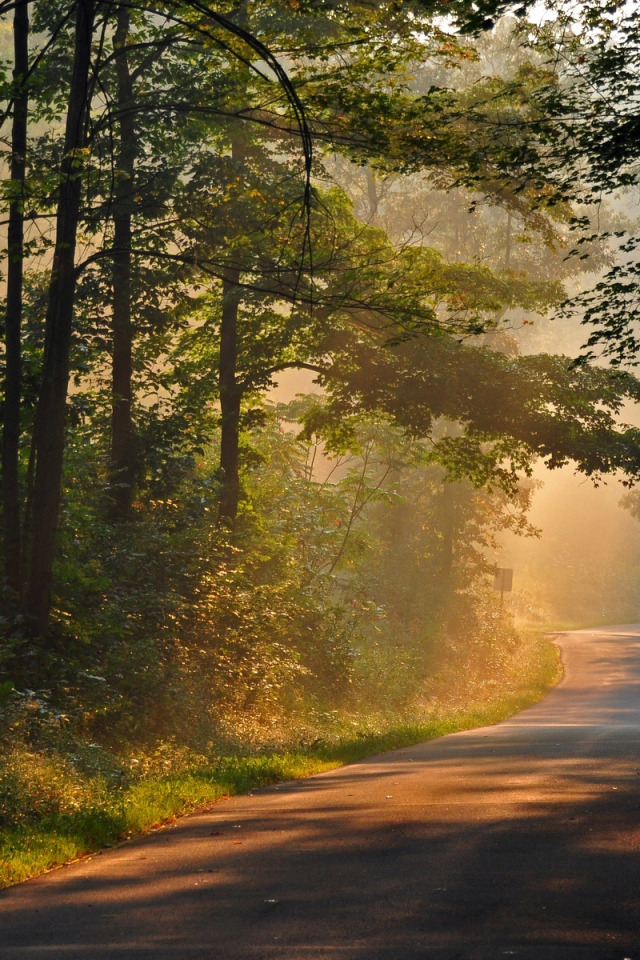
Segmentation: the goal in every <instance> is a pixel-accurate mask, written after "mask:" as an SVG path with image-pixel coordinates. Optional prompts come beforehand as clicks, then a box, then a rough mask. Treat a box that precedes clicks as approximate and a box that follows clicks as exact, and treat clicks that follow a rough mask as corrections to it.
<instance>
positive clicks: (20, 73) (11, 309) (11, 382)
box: [2, 0, 29, 610]
mask: <svg viewBox="0 0 640 960" xmlns="http://www.w3.org/2000/svg"><path fill="white" fill-rule="evenodd" d="M13 43H14V69H13V82H14V100H13V127H12V133H11V181H12V188H13V191H14V193H13V194H12V200H11V204H10V206H9V226H8V236H7V254H8V264H7V305H6V314H5V382H4V403H3V423H2V529H3V560H4V581H5V585H6V587H7V588H8V594H9V595H8V597H7V601H8V609H9V610H13V609H15V605H16V603H17V601H18V598H19V595H20V588H21V567H22V557H21V531H20V509H21V504H20V486H19V474H18V458H19V444H20V399H21V393H22V383H21V366H22V346H21V330H22V279H23V266H24V182H25V175H26V154H27V116H28V108H29V92H28V87H27V75H28V72H29V8H28V5H27V2H26V0H25V2H23V3H20V4H18V5H17V6H16V8H15V11H14V19H13Z"/></svg>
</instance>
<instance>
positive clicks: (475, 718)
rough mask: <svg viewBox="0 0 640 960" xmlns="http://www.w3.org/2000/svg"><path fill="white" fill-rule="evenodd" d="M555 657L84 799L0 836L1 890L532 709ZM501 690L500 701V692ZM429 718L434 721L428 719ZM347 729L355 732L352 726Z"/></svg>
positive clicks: (550, 651)
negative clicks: (202, 815)
mask: <svg viewBox="0 0 640 960" xmlns="http://www.w3.org/2000/svg"><path fill="white" fill-rule="evenodd" d="M559 676H560V668H559V662H558V656H557V650H556V648H555V647H554V646H553V645H552V644H551V643H549V642H548V641H541V640H536V641H535V642H534V643H532V644H530V646H529V648H528V653H527V657H526V659H525V660H524V661H523V662H520V663H519V664H518V672H517V676H515V675H514V680H513V682H512V683H511V684H507V685H506V686H504V685H503V686H501V688H500V690H501V692H496V691H495V689H493V688H492V690H493V692H491V690H489V691H488V692H487V690H484V691H481V693H480V694H479V696H478V697H476V698H470V697H469V696H468V695H467V697H466V702H461V703H457V704H456V703H453V704H449V705H448V706H438V705H437V704H436V705H435V707H433V708H432V710H433V712H432V715H431V716H423V717H422V718H420V717H418V718H417V719H406V718H402V717H390V718H389V717H387V718H385V717H377V718H374V719H369V720H362V722H361V723H359V724H357V721H353V720H351V721H349V722H348V723H347V722H346V721H345V722H344V723H342V724H341V725H340V726H339V728H338V730H337V731H335V730H333V731H332V732H331V733H330V734H328V735H327V736H326V738H324V739H319V740H317V741H315V742H314V743H313V744H312V745H310V746H305V747H299V746H298V747H296V748H294V749H291V748H290V749H286V748H285V747H283V748H282V749H278V750H274V751H268V752H267V751H265V752H262V753H258V752H256V753H254V754H252V755H249V756H241V755H236V756H226V757H222V758H217V759H214V760H209V761H208V762H205V760H204V758H201V761H200V763H199V764H198V765H197V766H195V767H192V768H190V769H185V770H182V771H181V772H178V773H176V774H173V775H163V776H149V777H145V778H142V779H140V780H138V781H136V782H134V783H132V784H130V785H129V786H128V787H127V788H125V789H121V790H118V791H115V792H114V793H113V794H111V796H110V798H108V799H105V798H104V796H103V797H102V800H101V802H100V804H99V805H93V806H92V805H91V802H90V799H86V798H85V799H84V800H83V801H82V803H81V808H80V809H77V810H69V811H67V812H63V813H60V812H58V813H54V814H51V815H48V816H43V817H42V818H41V819H39V820H37V821H36V822H35V823H27V824H24V825H19V826H14V827H12V828H10V829H7V830H5V831H4V832H3V833H2V835H1V836H0V887H7V886H10V885H12V884H15V883H20V882H21V881H23V880H26V879H27V878H29V877H33V876H36V875H38V874H41V873H44V872H46V871H47V870H50V869H53V868H54V867H57V866H59V865H60V864H63V863H66V862H69V861H72V860H76V859H78V858H81V857H84V856H87V855H89V854H90V853H93V852H96V851H97V850H99V849H101V848H104V847H107V846H112V845H114V844H117V843H119V842H121V841H123V840H126V839H127V838H129V837H132V836H136V835H139V834H141V833H144V832H146V831H148V830H151V829H154V828H156V827H158V826H160V825H162V824H165V823H169V822H171V821H173V820H175V819H176V818H177V817H179V816H182V815H184V814H185V813H188V812H190V811H192V810H194V809H196V808H198V807H201V806H203V805H206V804H210V803H213V802H215V801H216V800H219V799H220V798H222V797H226V796H232V795H234V794H239V793H246V792H248V791H250V790H252V789H256V788H259V787H262V786H266V785H267V784H270V783H276V782H281V781H284V780H292V779H295V778H298V777H306V776H310V775H312V774H316V773H322V772H323V771H326V770H331V769H335V768H336V767H340V766H343V765H344V764H348V763H355V762H357V761H358V760H362V759H364V758H365V757H370V756H373V755H375V754H379V753H384V752H386V751H389V750H395V749H398V748H400V747H405V746H409V745H411V744H415V743H421V742H424V741H427V740H432V739H434V738H436V737H441V736H444V735H446V734H449V733H455V732H456V731H461V730H469V729H472V728H475V727H479V726H487V725H490V724H494V723H498V722H500V721H501V720H504V719H505V718H507V717H509V716H512V715H513V714H514V713H517V712H519V711H520V710H523V709H525V708H526V707H528V706H531V705H532V704H534V703H536V702H538V701H539V700H540V699H541V698H542V697H543V696H544V694H545V693H546V692H547V691H548V690H549V689H550V687H552V686H553V685H554V684H555V683H556V682H557V681H558V679H559ZM505 691H506V692H505ZM436 710H437V714H436V712H435V711H436ZM354 723H355V724H356V725H354Z"/></svg>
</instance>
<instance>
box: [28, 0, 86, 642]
mask: <svg viewBox="0 0 640 960" xmlns="http://www.w3.org/2000/svg"><path fill="white" fill-rule="evenodd" d="M94 14H95V6H94V0H77V3H76V22H75V50H74V62H73V71H72V75H71V85H70V88H69V101H68V109H67V119H66V127H65V150H64V158H63V161H62V164H61V167H60V175H61V176H60V188H59V194H58V207H57V216H56V242H55V248H54V255H53V263H52V269H51V280H50V283H49V301H48V306H47V315H46V322H45V349H44V361H43V375H42V384H41V388H40V394H39V397H38V404H37V408H36V419H35V426H34V436H33V452H32V456H33V469H34V481H33V491H32V496H31V498H30V511H29V513H30V516H29V520H30V523H29V533H30V551H29V569H28V578H27V587H26V595H25V601H24V613H25V617H26V620H27V623H28V626H29V630H30V632H31V633H32V635H33V636H35V637H43V636H44V635H45V633H46V630H47V624H48V617H49V607H50V603H51V583H52V578H53V561H54V556H55V545H56V530H57V524H58V513H59V508H60V494H61V486H62V461H63V454H64V428H65V413H66V401H67V390H68V385H69V354H70V348H71V328H72V320H73V302H74V290H75V283H76V271H75V251H76V238H77V231H78V219H79V213H80V200H81V195H82V185H83V152H82V151H83V148H84V146H85V143H86V121H87V114H88V110H89V68H90V62H91V40H92V33H93V20H94Z"/></svg>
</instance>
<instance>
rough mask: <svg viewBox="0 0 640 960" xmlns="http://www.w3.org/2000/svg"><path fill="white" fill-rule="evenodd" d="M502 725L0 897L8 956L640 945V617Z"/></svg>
mask: <svg viewBox="0 0 640 960" xmlns="http://www.w3.org/2000/svg"><path fill="white" fill-rule="evenodd" d="M559 643H560V645H561V648H562V651H563V659H564V662H565V678H564V680H563V682H562V683H561V684H560V686H559V687H557V688H556V689H555V690H554V691H552V693H551V694H550V695H549V696H548V697H547V698H546V699H545V701H544V702H543V703H541V704H539V705H538V706H536V707H533V708H532V709H530V710H527V711H525V712H524V713H522V714H520V715H519V716H518V717H517V718H514V719H512V720H510V721H507V722H505V723H502V724H500V725H498V726H496V727H488V728H484V729H481V730H476V731H472V732H469V733H463V734H455V735H453V736H449V737H445V738H443V739H441V740H437V741H432V742H430V743H427V744H422V745H419V746H416V747H410V748H407V749H403V750H399V751H396V752H394V753H390V754H386V755H384V756H378V757H375V758H372V759H371V760H368V761H365V762H363V763H359V764H357V765H354V766H351V767H345V768H343V769H341V770H338V771H335V772H332V773H328V774H323V775H321V776H317V777H312V778H309V779H307V780H302V781H296V782H294V783H289V784H284V785H280V786H279V787H271V788H269V789H267V790H263V791H260V792H258V793H256V794H255V795H253V796H246V797H238V798H234V799H231V800H228V801H225V802H222V803H219V804H217V805H216V806H214V807H212V808H211V809H210V810H209V811H208V812H206V813H201V814H198V815H194V816H191V817H188V818H186V819H184V820H182V821H180V822H179V823H178V824H177V825H176V826H175V827H173V828H171V829H167V830H163V831H159V832H157V833H155V834H153V835H151V836H149V837H147V838H145V839H143V840H140V841H136V842H134V843H130V844H126V845H125V846H122V847H120V848H118V849H115V850H112V851H109V852H107V853H105V854H102V855H100V856H96V857H95V858H94V859H92V860H90V861H82V862H80V863H78V864H75V865H72V866H70V867H67V868H64V869H62V870H58V871H55V872H54V873H51V874H49V875H48V876H46V877H42V878H40V879H38V880H34V881H31V882H29V883H26V884H23V885H21V886H19V887H14V888H12V889H10V890H8V891H5V892H4V893H2V894H1V895H0V957H2V960H107V958H108V960H259V958H260V960H262V958H264V960H321V958H322V960H325V958H326V960H498V958H502V957H514V958H516V960H624V958H631V960H640V751H639V747H640V625H637V624H636V625H633V626H622V627H608V628H606V629H602V630H599V631H583V632H579V633H573V634H566V635H564V636H562V637H560V638H559Z"/></svg>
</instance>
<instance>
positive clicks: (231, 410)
mask: <svg viewBox="0 0 640 960" xmlns="http://www.w3.org/2000/svg"><path fill="white" fill-rule="evenodd" d="M239 279H240V271H239V270H238V269H235V268H230V269H229V270H227V276H226V277H225V279H224V280H223V281H222V321H221V324H220V367H219V385H220V424H221V437H220V473H221V476H222V489H221V491H220V501H219V504H218V521H219V522H220V523H223V524H226V525H228V526H233V523H234V521H235V519H236V517H237V515H238V502H239V499H240V474H239V461H240V453H239V444H240V402H241V400H242V388H241V386H240V385H239V384H238V381H237V376H236V372H237V362H238V310H239V307H240V288H239V286H238V281H239Z"/></svg>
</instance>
